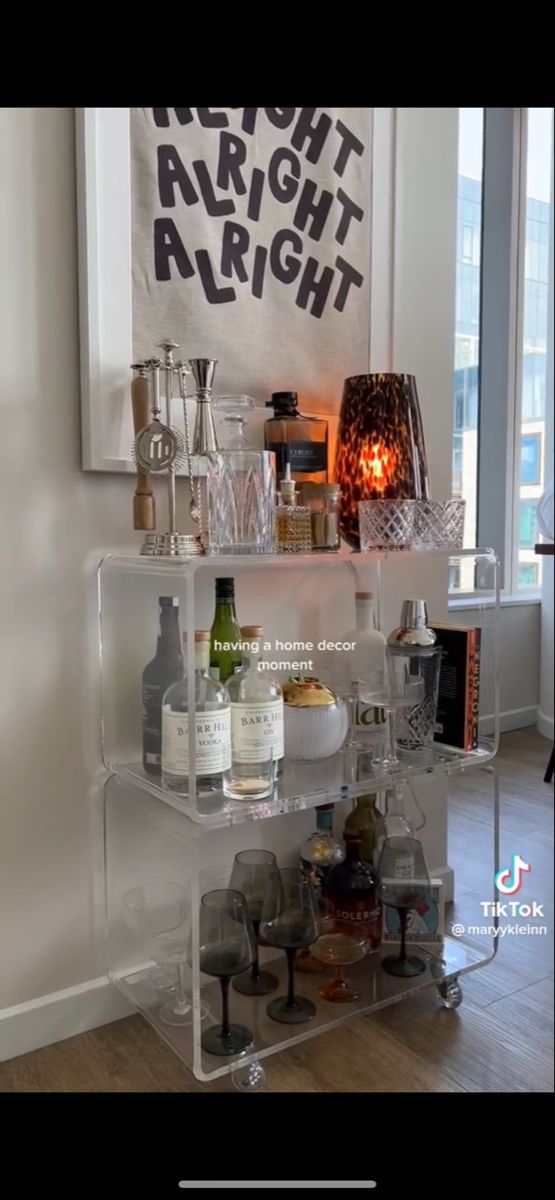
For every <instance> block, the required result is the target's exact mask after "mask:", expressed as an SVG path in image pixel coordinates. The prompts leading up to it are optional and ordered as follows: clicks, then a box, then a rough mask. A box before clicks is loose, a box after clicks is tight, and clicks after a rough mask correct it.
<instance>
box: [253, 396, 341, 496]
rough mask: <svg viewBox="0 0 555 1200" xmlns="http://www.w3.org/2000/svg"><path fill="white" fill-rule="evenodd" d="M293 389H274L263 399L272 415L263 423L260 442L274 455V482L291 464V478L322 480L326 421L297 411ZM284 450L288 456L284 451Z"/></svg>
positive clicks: (325, 474)
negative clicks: (262, 438) (286, 390)
mask: <svg viewBox="0 0 555 1200" xmlns="http://www.w3.org/2000/svg"><path fill="white" fill-rule="evenodd" d="M298 401H299V397H298V395H297V392H274V393H273V395H272V399H271V400H268V401H267V402H266V408H273V410H274V415H273V417H270V418H269V419H268V420H267V421H266V422H265V425H264V445H265V448H266V450H273V452H274V454H275V456H276V472H277V479H278V482H279V480H280V479H282V477H283V475H284V474H285V466H286V462H287V461H289V462H290V463H291V474H292V478H293V479H296V480H303V481H304V482H305V483H308V482H311V483H326V481H327V478H328V422H327V421H324V420H322V418H321V417H305V416H303V415H302V413H300V412H299V411H298V408H297V405H298ZM287 451H288V456H287V453H286V452H287Z"/></svg>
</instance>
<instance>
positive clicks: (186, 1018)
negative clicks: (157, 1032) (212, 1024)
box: [158, 1000, 210, 1025]
mask: <svg viewBox="0 0 555 1200" xmlns="http://www.w3.org/2000/svg"><path fill="white" fill-rule="evenodd" d="M209 1015H210V1009H209V1008H208V1005H207V1004H202V1003H201V1006H200V1019H201V1021H205V1020H206V1018H207V1017H208V1016H209ZM158 1016H159V1018H160V1020H161V1021H163V1022H164V1025H192V1023H193V1005H192V1004H181V1005H179V1004H176V1002H175V1000H168V1002H167V1004H163V1005H162V1007H161V1009H160V1012H159V1013H158Z"/></svg>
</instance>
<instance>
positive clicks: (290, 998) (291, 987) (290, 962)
mask: <svg viewBox="0 0 555 1200" xmlns="http://www.w3.org/2000/svg"><path fill="white" fill-rule="evenodd" d="M285 953H286V955H287V970H288V972H289V983H288V985H287V1007H288V1008H292V1007H293V1005H294V1004H295V955H296V953H297V951H296V950H286V951H285Z"/></svg>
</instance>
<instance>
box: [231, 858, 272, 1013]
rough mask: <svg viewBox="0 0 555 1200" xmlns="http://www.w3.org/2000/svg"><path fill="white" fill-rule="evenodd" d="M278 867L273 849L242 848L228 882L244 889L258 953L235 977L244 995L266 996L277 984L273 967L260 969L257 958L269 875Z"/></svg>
mask: <svg viewBox="0 0 555 1200" xmlns="http://www.w3.org/2000/svg"><path fill="white" fill-rule="evenodd" d="M277 870H278V865H277V860H276V856H275V854H273V853H272V851H271V850H241V851H240V853H239V854H236V855H235V859H234V862H233V869H232V872H231V879H230V881H229V886H230V887H232V888H235V889H236V890H237V891H238V892H242V893H243V895H244V897H245V900H246V902H247V908H248V911H249V916H250V919H251V921H252V927H253V930H254V937H255V954H254V960H253V964H252V967H251V969H250V971H248V972H247V973H246V974H244V975H237V976H236V977H235V979H234V980H233V987H234V990H235V991H236V992H241V994H242V995H243V996H267V995H268V993H269V992H275V990H276V988H277V985H278V979H277V976H276V975H272V974H271V972H270V971H261V970H260V964H259V961H258V931H259V929H260V916H261V913H262V904H263V902H264V897H265V895H266V890H267V887H268V884H269V882H270V879H271V878H272V876H273V875H275V873H276V872H277Z"/></svg>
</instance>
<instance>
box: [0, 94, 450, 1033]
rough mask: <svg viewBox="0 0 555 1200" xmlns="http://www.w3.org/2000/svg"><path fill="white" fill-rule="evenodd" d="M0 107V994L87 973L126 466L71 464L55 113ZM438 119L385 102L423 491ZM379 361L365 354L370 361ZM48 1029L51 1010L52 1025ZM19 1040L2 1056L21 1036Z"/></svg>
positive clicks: (439, 351)
mask: <svg viewBox="0 0 555 1200" xmlns="http://www.w3.org/2000/svg"><path fill="white" fill-rule="evenodd" d="M0 122H1V129H0V137H1V141H2V147H3V154H2V160H1V164H0V195H1V197H2V201H1V203H2V220H1V229H2V235H1V236H2V243H3V244H2V248H1V250H2V253H1V261H2V272H1V277H0V301H1V308H2V314H3V317H2V338H3V344H2V353H1V359H0V361H1V364H2V372H3V375H4V379H3V386H2V389H1V394H2V404H3V430H4V436H3V438H2V439H1V442H0V445H1V449H0V453H1V455H2V480H3V484H4V497H5V499H4V508H3V516H4V547H3V551H4V552H3V555H2V560H1V564H0V628H1V629H2V631H3V634H4V639H3V653H2V667H3V670H2V698H1V712H0V729H1V733H0V736H1V738H2V746H1V752H0V759H1V762H2V777H1V796H0V821H1V826H2V829H1V841H0V911H1V912H2V914H3V917H4V919H3V922H2V932H1V940H2V944H1V946H0V953H1V956H2V973H1V976H0V1007H4V1008H6V1007H8V1006H15V1005H20V1004H27V1002H28V1001H30V1000H32V999H33V998H36V997H41V996H44V995H46V994H48V993H51V992H56V991H58V990H59V989H64V988H74V987H78V986H79V985H80V984H81V983H83V982H84V981H89V980H91V979H94V978H95V977H96V976H98V975H101V974H102V972H103V965H102V963H101V961H100V959H99V952H98V950H97V945H96V939H95V918H96V915H97V914H96V905H97V902H98V894H97V890H98V879H99V867H100V839H99V793H98V788H97V782H98V777H99V772H100V763H99V755H98V744H97V731H98V724H97V714H98V709H97V703H98V691H97V663H96V621H95V613H94V593H93V586H92V584H93V579H92V576H93V572H94V566H95V564H96V562H97V560H98V559H99V558H100V556H101V553H102V552H103V551H104V550H105V549H106V548H107V547H111V548H112V549H116V548H120V549H124V548H125V547H126V546H127V547H129V548H131V547H134V546H135V545H136V538H135V537H133V535H132V534H131V533H130V529H129V525H130V497H131V486H130V480H129V479H128V478H127V479H125V478H114V477H110V476H103V477H98V476H94V475H90V474H84V473H83V472H82V471H81V467H80V438H79V376H78V313H77V261H76V227H75V224H76V222H75V162H74V121H73V112H72V110H70V109H39V108H34V109H2V110H0ZM455 130H456V110H455V109H401V110H400V111H399V113H398V139H399V140H398V153H397V182H396V246H395V287H396V294H397V299H396V303H395V321H394V339H393V366H394V368H395V369H399V370H406V371H411V372H413V373H415V374H416V376H417V379H418V383H419V392H420V399H421V403H422V410H423V416H424V424H425V429H426V436H427V442H428V453H429V458H430V464H431V470H432V484H433V489H434V495H435V496H436V497H438V498H440V497H442V496H447V495H449V492H450V461H451V451H450V447H451V407H452V406H451V378H452V369H453V328H454V316H453V312H454V309H453V305H454V260H453V255H454V245H455V233H454V231H455V203H456V179H455V175H456V165H455V164H456V158H455V156H456V137H455ZM378 186H379V181H378ZM431 196H433V197H434V199H433V202H431V200H430V197H431ZM390 366H391V364H390V363H386V362H381V363H380V362H376V361H374V362H373V363H372V369H374V370H379V369H384V368H389V367H390ZM395 569H397V568H395ZM444 585H445V580H444V578H443V577H442V576H441V575H438V576H437V579H435V578H434V579H432V578H431V576H430V574H429V571H428V573H427V574H424V573H423V572H422V571H421V569H418V570H417V569H416V568H415V574H414V575H413V577H412V578H411V580H410V588H409V581H408V579H407V578H406V577H403V578H400V577H399V576H398V577H396V578H395V575H394V572H393V574H392V579H391V590H390V593H389V601H390V604H391V609H390V611H391V612H392V613H393V612H395V613H396V611H397V608H398V604H399V599H400V598H402V596H403V595H404V594H407V590H410V592H412V594H414V593H415V589H416V590H417V591H418V592H421V594H424V595H427V594H428V593H429V589H430V588H432V589H433V591H436V590H437V589H439V594H443V595H444V594H445V592H444ZM422 589H425V590H424V591H422ZM392 623H393V622H392ZM348 624H349V622H348V621H345V622H343V621H342V622H341V629H343V628H344V627H347V625H348ZM95 781H96V782H95ZM442 840H444V839H443V832H442V833H441V838H440V841H442ZM439 852H440V847H439V848H438V854H439ZM434 865H439V864H437V862H436V863H435V864H434ZM93 990H94V989H93ZM91 994H92V992H91ZM70 999H71V997H70ZM101 1019H102V1015H99V1016H98V1020H101ZM104 1019H105V1017H104ZM94 1020H95V1018H94V1017H93V1018H91V1023H94ZM71 1031H72V1030H70V1032H71ZM63 1033H64V1030H63V1026H62V1027H60V1025H59V1024H57V1025H56V1032H55V1035H54V1036H57V1037H60V1036H63ZM37 1036H38V1035H37ZM22 1038H23V1040H22V1041H21V1042H18V1044H17V1046H16V1045H15V1044H14V1043H12V1045H11V1053H16V1052H17V1051H19V1052H21V1050H22V1049H25V1048H28V1046H29V1044H30V1042H29V1041H27V1043H25V1038H24V1035H22ZM9 1052H10V1049H9V1046H8V1048H7V1050H6V1053H9Z"/></svg>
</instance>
